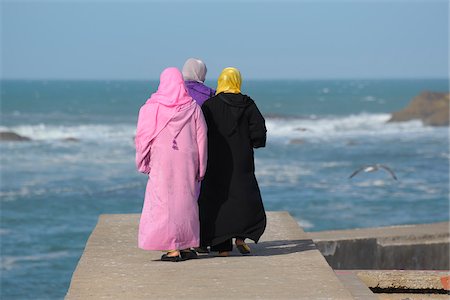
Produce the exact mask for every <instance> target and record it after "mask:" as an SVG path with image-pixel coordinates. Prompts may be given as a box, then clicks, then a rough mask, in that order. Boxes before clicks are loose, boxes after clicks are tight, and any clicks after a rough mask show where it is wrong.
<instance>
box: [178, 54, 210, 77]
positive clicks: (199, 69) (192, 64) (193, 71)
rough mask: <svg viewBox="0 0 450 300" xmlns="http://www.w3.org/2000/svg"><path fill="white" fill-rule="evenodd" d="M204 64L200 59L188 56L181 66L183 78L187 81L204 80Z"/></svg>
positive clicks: (205, 70)
mask: <svg viewBox="0 0 450 300" xmlns="http://www.w3.org/2000/svg"><path fill="white" fill-rule="evenodd" d="M206 72H207V69H206V65H205V63H204V62H202V61H201V60H200V59H197V58H189V59H188V60H186V62H185V63H184V66H183V71H182V73H183V78H184V80H186V81H188V80H191V81H198V82H204V81H205V77H206Z"/></svg>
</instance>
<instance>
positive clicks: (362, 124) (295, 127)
mask: <svg viewBox="0 0 450 300" xmlns="http://www.w3.org/2000/svg"><path fill="white" fill-rule="evenodd" d="M389 118H390V114H367V113H363V114H358V115H350V116H330V117H322V118H320V117H317V116H309V117H308V118H279V117H278V118H270V117H268V118H267V119H266V125H267V129H268V138H269V141H277V140H279V139H280V138H285V142H286V143H288V142H289V141H290V140H291V139H296V138H302V139H319V140H324V139H333V138H342V137H360V136H377V135H395V134H420V133H428V132H430V131H433V130H437V129H436V128H433V127H428V126H424V125H423V124H422V122H421V121H410V122H402V123H387V121H388V120H389ZM0 131H12V132H15V133H17V134H19V135H22V136H26V137H30V138H32V139H33V140H37V141H42V140H47V141H59V140H63V139H67V138H75V139H79V140H81V141H89V140H91V141H112V142H115V141H121V142H122V141H124V140H126V141H131V140H132V137H133V136H134V135H135V132H136V126H135V124H129V123H124V124H81V125H70V126H67V125H61V126H58V125H46V124H39V125H18V126H10V127H4V126H0Z"/></svg>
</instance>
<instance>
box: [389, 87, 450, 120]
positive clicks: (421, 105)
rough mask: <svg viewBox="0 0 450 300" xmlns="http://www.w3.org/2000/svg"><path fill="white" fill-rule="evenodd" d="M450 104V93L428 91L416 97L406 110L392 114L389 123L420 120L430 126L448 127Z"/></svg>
mask: <svg viewBox="0 0 450 300" xmlns="http://www.w3.org/2000/svg"><path fill="white" fill-rule="evenodd" d="M449 104H450V94H449V93H435V92H429V91H426V92H423V93H421V94H420V95H418V96H416V97H415V98H414V99H413V100H412V101H411V102H410V103H409V105H408V106H407V107H406V108H405V109H403V110H401V111H397V112H394V113H392V116H391V119H390V120H389V121H388V122H404V121H409V120H415V119H419V120H422V122H423V123H424V124H426V125H430V126H448V125H449V107H450V106H449Z"/></svg>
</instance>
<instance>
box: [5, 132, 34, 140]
mask: <svg viewBox="0 0 450 300" xmlns="http://www.w3.org/2000/svg"><path fill="white" fill-rule="evenodd" d="M29 140H31V139H30V138H27V137H26V136H21V135H18V134H17V133H15V132H12V131H2V132H0V141H14V142H21V141H29Z"/></svg>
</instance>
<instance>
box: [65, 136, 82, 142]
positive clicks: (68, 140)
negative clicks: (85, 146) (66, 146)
mask: <svg viewBox="0 0 450 300" xmlns="http://www.w3.org/2000/svg"><path fill="white" fill-rule="evenodd" d="M62 140H63V141H64V142H79V141H80V139H77V138H74V137H68V138H64V139H62Z"/></svg>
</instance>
